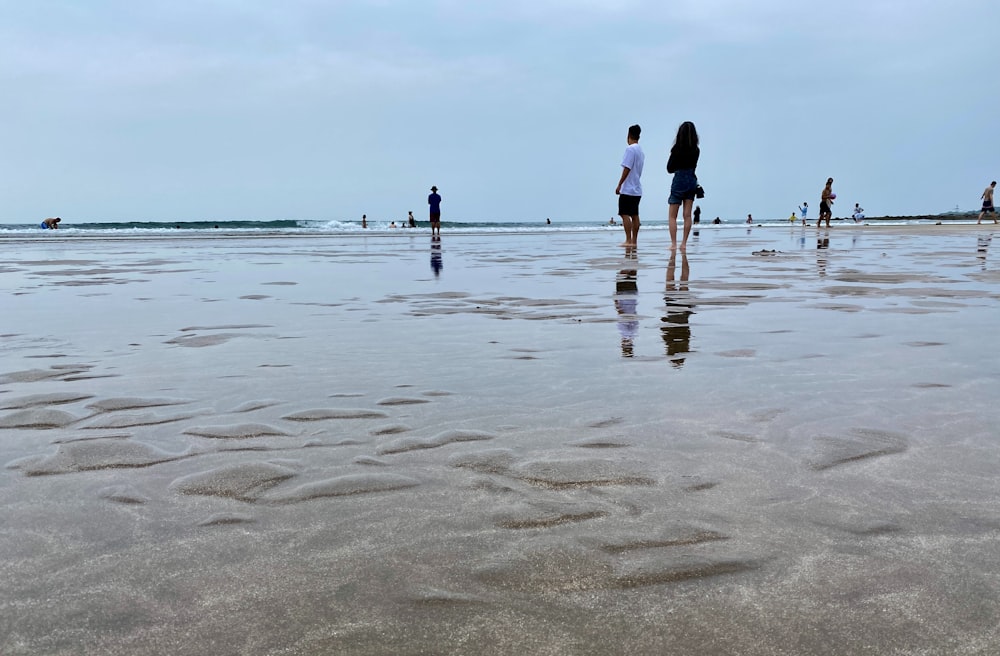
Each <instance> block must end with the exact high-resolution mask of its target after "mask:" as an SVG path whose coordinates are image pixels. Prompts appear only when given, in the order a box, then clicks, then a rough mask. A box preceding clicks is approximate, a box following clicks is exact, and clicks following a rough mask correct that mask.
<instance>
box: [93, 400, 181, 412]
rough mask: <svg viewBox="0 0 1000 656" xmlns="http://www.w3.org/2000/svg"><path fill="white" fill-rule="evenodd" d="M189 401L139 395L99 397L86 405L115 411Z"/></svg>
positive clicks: (99, 409) (100, 410)
mask: <svg viewBox="0 0 1000 656" xmlns="http://www.w3.org/2000/svg"><path fill="white" fill-rule="evenodd" d="M185 403H190V401H188V400H186V399H156V398H152V399H144V398H140V397H122V398H111V399H101V400H100V401H94V402H93V403H90V404H88V405H87V407H88V408H90V409H92V410H97V411H99V412H115V411H116V410H137V409H140V408H155V407H158V406H165V405H183V404H185Z"/></svg>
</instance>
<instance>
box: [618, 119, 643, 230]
mask: <svg viewBox="0 0 1000 656" xmlns="http://www.w3.org/2000/svg"><path fill="white" fill-rule="evenodd" d="M641 133H642V128H640V127H639V126H638V125H632V126H629V129H628V138H627V141H628V146H626V147H625V154H624V155H623V156H622V175H621V178H619V179H618V186H617V187H615V195H616V196H618V214H619V215H620V216H621V217H622V227H623V228H625V243H623V244H622V246H630V247H632V248H635V246H636V242H637V241H638V240H639V201H640V200H641V199H642V181H641V180H640V178H642V165H643V163H644V162H645V161H646V155H645V153H643V152H642V146H640V145H639V135H640V134H641ZM613 219H614V217H612V220H613Z"/></svg>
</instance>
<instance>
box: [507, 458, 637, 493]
mask: <svg viewBox="0 0 1000 656" xmlns="http://www.w3.org/2000/svg"><path fill="white" fill-rule="evenodd" d="M511 474H512V475H513V476H515V477H517V478H519V479H521V480H523V481H525V482H527V483H531V484H533V485H540V486H542V487H551V488H568V487H590V486H602V485H653V484H654V483H655V482H656V481H655V479H653V478H652V477H650V476H649V475H648V474H647V473H645V472H643V471H640V470H638V469H634V468H632V467H630V466H629V465H626V464H624V463H621V462H617V461H614V460H607V459H601V458H593V459H587V460H531V461H528V462H525V463H522V464H520V465H518V466H517V467H515V468H514V469H513V470H512V471H511Z"/></svg>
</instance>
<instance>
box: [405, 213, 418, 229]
mask: <svg viewBox="0 0 1000 656" xmlns="http://www.w3.org/2000/svg"><path fill="white" fill-rule="evenodd" d="M409 214H410V215H409V216H408V217H406V220H407V221H409V223H410V227H411V228H416V227H417V220H416V219H414V218H413V212H410V213H409Z"/></svg>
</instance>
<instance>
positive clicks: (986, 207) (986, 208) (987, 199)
mask: <svg viewBox="0 0 1000 656" xmlns="http://www.w3.org/2000/svg"><path fill="white" fill-rule="evenodd" d="M996 186H997V181H996V180H994V181H993V182H991V183H990V186H989V187H986V190H985V191H984V192H983V195H982V196H981V197H980V198H982V199H983V211H982V212H980V213H979V220H978V221H976V225H982V223H983V217H984V216H986V214H987V213H990V214H992V215H993V223H996V222H997V211H996V208H994V207H993V190H994V189H996ZM46 220H48V219H46ZM58 220H59V219H56V221H58Z"/></svg>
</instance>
